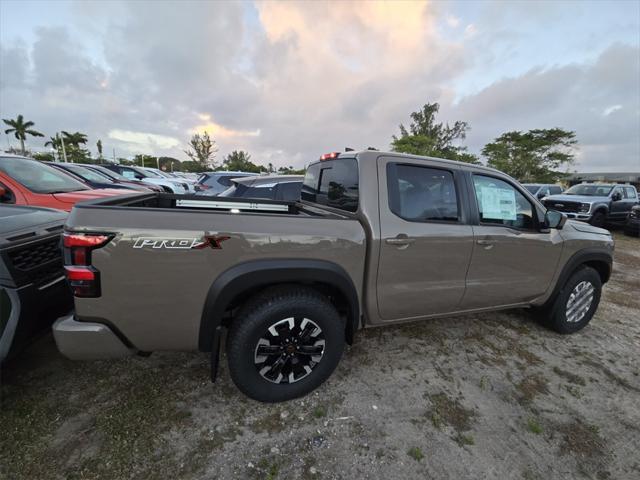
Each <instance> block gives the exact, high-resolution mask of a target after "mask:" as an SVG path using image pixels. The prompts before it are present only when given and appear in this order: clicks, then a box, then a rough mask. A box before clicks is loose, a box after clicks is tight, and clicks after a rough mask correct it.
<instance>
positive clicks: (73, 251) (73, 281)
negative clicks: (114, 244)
mask: <svg viewBox="0 0 640 480" xmlns="http://www.w3.org/2000/svg"><path fill="white" fill-rule="evenodd" d="M111 238H113V237H112V236H111V235H105V234H98V233H72V232H65V233H64V234H63V236H62V244H63V246H64V263H65V267H64V268H65V271H66V274H67V279H68V280H69V284H70V285H71V288H72V289H73V294H74V295H75V296H76V297H99V296H100V272H99V271H98V270H97V269H96V268H95V267H92V266H91V251H92V250H95V249H96V248H101V247H104V246H105V245H106V244H107V243H109V241H110V240H111Z"/></svg>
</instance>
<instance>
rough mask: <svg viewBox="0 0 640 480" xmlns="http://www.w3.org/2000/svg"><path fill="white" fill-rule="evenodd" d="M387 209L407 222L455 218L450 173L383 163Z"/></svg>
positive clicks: (451, 175) (455, 208)
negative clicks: (387, 197)
mask: <svg viewBox="0 0 640 480" xmlns="http://www.w3.org/2000/svg"><path fill="white" fill-rule="evenodd" d="M387 190H388V192H389V209H390V210H391V211H392V212H393V213H394V214H395V215H397V216H398V217H400V218H403V219H405V220H408V221H411V222H426V221H434V220H436V221H454V222H457V221H458V219H459V213H458V212H459V209H458V198H457V195H456V188H455V183H454V180H453V174H452V173H451V172H450V171H448V170H440V169H436V168H428V167H422V166H417V165H403V164H398V163H389V164H387Z"/></svg>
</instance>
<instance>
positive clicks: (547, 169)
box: [482, 128, 577, 183]
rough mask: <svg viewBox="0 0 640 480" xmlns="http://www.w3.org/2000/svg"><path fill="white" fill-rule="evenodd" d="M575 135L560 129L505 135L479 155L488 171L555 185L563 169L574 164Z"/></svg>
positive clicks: (485, 147) (523, 180) (522, 179)
mask: <svg viewBox="0 0 640 480" xmlns="http://www.w3.org/2000/svg"><path fill="white" fill-rule="evenodd" d="M575 137H576V134H575V132H572V131H567V130H563V129H561V128H551V129H536V130H529V131H528V132H518V131H513V132H506V133H503V134H502V135H500V136H499V137H498V138H496V139H495V140H494V141H493V142H491V143H488V144H487V145H485V146H484V148H483V149H482V155H483V156H484V157H485V158H486V159H487V161H488V162H487V164H488V165H489V166H490V167H493V168H496V169H498V170H501V171H503V172H505V173H506V174H508V175H511V176H512V177H514V178H517V179H518V180H519V181H521V182H524V183H527V182H544V183H550V182H555V181H557V180H559V179H560V178H562V176H563V175H564V173H563V172H560V171H558V170H559V169H560V168H562V166H567V167H568V166H569V165H571V164H572V163H573V161H574V158H573V157H574V155H573V146H574V145H575V144H576V143H577V141H576V139H575Z"/></svg>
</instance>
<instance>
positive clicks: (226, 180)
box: [218, 175, 233, 187]
mask: <svg viewBox="0 0 640 480" xmlns="http://www.w3.org/2000/svg"><path fill="white" fill-rule="evenodd" d="M232 178H233V177H232V176H230V175H221V176H219V177H218V183H219V184H220V185H222V186H224V187H230V186H231V179H232Z"/></svg>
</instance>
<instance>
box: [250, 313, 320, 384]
mask: <svg viewBox="0 0 640 480" xmlns="http://www.w3.org/2000/svg"><path fill="white" fill-rule="evenodd" d="M324 349H325V339H324V334H323V332H322V329H321V328H320V327H319V326H318V325H317V324H316V323H315V322H314V321H312V320H310V319H308V318H303V317H289V318H285V319H284V320H280V321H278V322H276V323H274V324H273V325H271V326H270V327H269V328H268V329H267V331H266V333H265V334H264V335H263V336H262V337H260V339H259V340H258V344H257V345H256V348H255V351H254V355H253V361H254V363H255V365H256V368H257V369H258V372H259V373H260V375H261V376H262V378H264V379H265V380H268V381H269V382H272V383H295V382H297V381H299V380H302V379H303V378H304V377H306V376H307V375H309V374H310V373H311V372H312V371H313V369H314V368H315V367H316V365H318V363H320V361H321V360H322V356H323V355H324Z"/></svg>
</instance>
